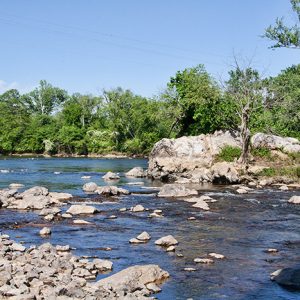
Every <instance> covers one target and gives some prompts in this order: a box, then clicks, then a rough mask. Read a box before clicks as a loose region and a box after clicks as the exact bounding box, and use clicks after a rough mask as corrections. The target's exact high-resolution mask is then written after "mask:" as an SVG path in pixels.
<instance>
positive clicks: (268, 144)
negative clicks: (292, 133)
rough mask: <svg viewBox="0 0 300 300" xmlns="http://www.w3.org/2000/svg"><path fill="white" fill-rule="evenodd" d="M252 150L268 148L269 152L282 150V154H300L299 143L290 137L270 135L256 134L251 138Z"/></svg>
mask: <svg viewBox="0 0 300 300" xmlns="http://www.w3.org/2000/svg"><path fill="white" fill-rule="evenodd" d="M251 144H252V147H254V148H268V149H270V150H283V151H284V152H288V153H292V152H300V141H299V140H298V139H295V138H291V137H281V136H277V135H272V134H264V133H256V134H255V135H254V136H253V137H252V138H251Z"/></svg>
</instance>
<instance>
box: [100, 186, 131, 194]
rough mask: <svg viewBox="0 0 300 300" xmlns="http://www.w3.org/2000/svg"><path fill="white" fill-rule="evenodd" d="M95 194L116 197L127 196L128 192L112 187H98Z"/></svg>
mask: <svg viewBox="0 0 300 300" xmlns="http://www.w3.org/2000/svg"><path fill="white" fill-rule="evenodd" d="M96 192H97V193H98V194H99V195H105V196H117V195H129V194H130V192H129V191H128V190H126V189H123V188H119V187H116V186H113V185H109V186H102V187H98V188H97V190H96Z"/></svg>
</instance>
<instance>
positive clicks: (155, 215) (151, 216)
mask: <svg viewBox="0 0 300 300" xmlns="http://www.w3.org/2000/svg"><path fill="white" fill-rule="evenodd" d="M148 217H149V218H162V217H163V215H162V214H158V213H155V212H153V213H151V214H149V216H148Z"/></svg>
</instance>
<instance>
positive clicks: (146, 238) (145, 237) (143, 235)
mask: <svg viewBox="0 0 300 300" xmlns="http://www.w3.org/2000/svg"><path fill="white" fill-rule="evenodd" d="M136 238H137V239H138V240H140V241H149V240H150V239H151V235H150V234H149V233H148V232H146V231H143V232H142V233H141V234H139V235H138V236H137V237H136Z"/></svg>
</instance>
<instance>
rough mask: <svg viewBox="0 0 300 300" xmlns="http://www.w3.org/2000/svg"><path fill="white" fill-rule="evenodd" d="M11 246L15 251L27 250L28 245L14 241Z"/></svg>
mask: <svg viewBox="0 0 300 300" xmlns="http://www.w3.org/2000/svg"><path fill="white" fill-rule="evenodd" d="M10 247H11V248H12V250H14V251H20V252H24V251H25V250H26V247H24V246H23V245H21V244H18V243H12V245H11V246H10Z"/></svg>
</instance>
